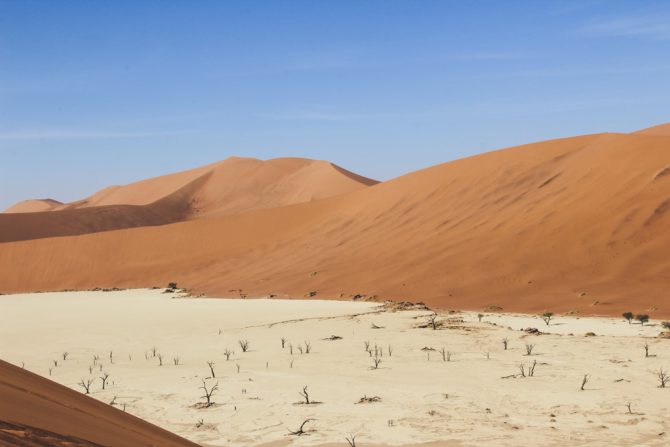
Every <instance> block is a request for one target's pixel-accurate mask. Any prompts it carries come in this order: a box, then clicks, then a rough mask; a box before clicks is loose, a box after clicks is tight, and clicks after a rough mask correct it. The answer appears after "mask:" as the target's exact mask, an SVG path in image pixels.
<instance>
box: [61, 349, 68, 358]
mask: <svg viewBox="0 0 670 447" xmlns="http://www.w3.org/2000/svg"><path fill="white" fill-rule="evenodd" d="M68 355H70V353H69V352H67V351H65V352H64V353H62V354H61V356H62V357H63V360H67V356H68Z"/></svg>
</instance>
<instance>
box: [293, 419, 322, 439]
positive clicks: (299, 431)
mask: <svg viewBox="0 0 670 447" xmlns="http://www.w3.org/2000/svg"><path fill="white" fill-rule="evenodd" d="M315 420H316V419H305V420H304V421H303V422H302V424H300V428H299V429H297V430H295V431H293V430H289V433H290V434H292V435H294V436H302V435H304V434H305V433H306V432H305V425H307V423H308V422H312V421H315Z"/></svg>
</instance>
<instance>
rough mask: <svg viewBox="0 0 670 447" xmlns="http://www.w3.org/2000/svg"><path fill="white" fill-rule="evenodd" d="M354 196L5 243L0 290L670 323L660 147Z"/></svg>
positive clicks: (587, 152)
mask: <svg viewBox="0 0 670 447" xmlns="http://www.w3.org/2000/svg"><path fill="white" fill-rule="evenodd" d="M314 182H315V183H318V182H319V179H318V178H317V179H315V180H314ZM229 188H230V191H231V192H230V195H231V197H234V195H235V193H234V192H233V190H234V188H235V187H234V186H229ZM352 189H353V191H351V192H349V193H346V194H339V195H336V196H333V197H329V198H323V199H319V200H313V201H311V202H305V201H303V202H302V203H297V204H293V205H289V206H275V207H272V208H270V207H264V206H259V207H257V208H261V209H253V210H249V209H247V210H246V211H247V212H245V213H237V214H227V215H226V212H225V209H224V211H223V212H221V214H218V212H219V210H221V209H222V208H220V205H222V206H223V205H226V204H219V202H218V201H217V200H216V197H214V196H212V197H210V196H208V195H207V194H202V195H201V196H200V197H202V198H203V199H202V200H203V202H202V203H205V202H206V203H207V204H208V205H207V207H205V208H204V211H203V213H202V214H204V215H207V217H206V218H201V219H195V220H193V219H192V220H186V221H183V222H178V223H174V224H170V225H163V226H158V227H142V228H132V229H125V230H118V231H109V232H102V233H96V234H85V235H80V236H76V237H60V238H48V239H41V240H30V241H21V242H9V243H4V244H2V245H0V288H1V289H2V291H4V292H21V291H34V290H57V289H64V288H78V289H86V288H93V287H141V286H153V285H164V284H166V283H167V282H168V281H177V282H178V283H179V284H180V285H182V286H184V287H189V288H192V289H194V290H195V291H197V292H206V293H208V294H210V295H216V296H231V295H233V293H231V292H230V291H231V290H233V289H243V290H244V291H245V292H246V293H247V294H248V295H249V296H263V295H267V294H270V293H273V294H279V295H282V296H283V295H288V296H293V297H303V296H305V295H306V294H308V293H309V292H317V295H316V298H338V297H343V298H349V297H350V296H352V295H355V294H365V295H368V296H373V295H376V296H377V299H387V298H388V299H398V300H411V301H424V302H426V303H427V304H429V305H431V306H436V307H441V308H465V309H484V308H487V307H489V306H500V307H502V308H503V309H504V310H507V311H526V312H539V311H543V310H552V311H554V312H569V311H579V312H582V313H585V314H610V315H617V314H620V312H622V311H624V310H631V311H634V312H642V311H646V312H648V313H649V314H651V316H652V318H656V317H661V316H668V315H670V303H669V302H668V297H667V290H668V287H669V286H670V257H668V256H667V253H668V250H669V249H670V232H668V231H667V229H668V224H670V213H668V210H669V209H670V138H661V137H657V136H648V135H644V134H632V135H627V134H598V135H586V136H581V137H574V138H566V139H559V140H552V141H547V142H541V143H534V144H529V145H524V146H519V147H514V148H510V149H505V150H501V151H495V152H490V153H487V154H483V155H478V156H475V157H470V158H465V159H462V160H457V161H453V162H450V163H446V164H442V165H438V166H434V167H432V168H429V169H424V170H421V171H417V172H414V173H412V174H409V175H405V176H403V177H399V178H397V179H394V180H391V181H388V182H384V183H381V184H377V185H374V186H371V187H366V188H360V187H359V188H352ZM238 194H244V191H242V192H238ZM280 196H281V195H280ZM281 197H285V196H281ZM205 199H207V200H205ZM260 200H261V199H258V201H257V203H261V204H262V202H260ZM224 208H225V207H224ZM90 209H95V208H90ZM235 209H237V208H236V207H233V208H232V210H235Z"/></svg>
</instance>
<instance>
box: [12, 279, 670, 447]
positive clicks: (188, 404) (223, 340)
mask: <svg viewBox="0 0 670 447" xmlns="http://www.w3.org/2000/svg"><path fill="white" fill-rule="evenodd" d="M161 292H162V290H128V291H119V292H69V293H42V294H25V295H9V296H3V297H0V314H2V315H3V325H2V326H0V339H1V340H2V341H3V343H2V344H1V345H0V358H3V359H5V360H7V361H10V362H11V363H14V364H18V365H21V364H22V363H23V364H24V365H25V368H26V369H27V370H30V371H32V372H35V373H37V374H40V375H43V376H46V377H49V378H50V379H51V380H54V381H56V382H58V383H61V384H64V385H66V386H68V387H70V388H72V389H77V390H79V391H82V388H81V387H79V386H78V385H77V382H79V381H80V380H81V379H82V378H88V377H89V376H92V377H93V378H95V382H94V384H93V386H92V393H91V395H92V396H93V397H94V398H95V399H98V400H100V401H102V402H110V401H112V400H113V399H114V397H116V400H115V403H116V407H117V408H119V407H120V406H121V405H125V406H126V411H127V412H129V413H131V414H134V415H136V416H138V417H140V418H143V419H146V420H147V421H149V422H151V423H154V424H157V425H159V426H161V427H163V428H165V429H167V430H170V431H172V432H174V433H176V434H179V435H181V436H184V437H186V438H188V439H190V440H192V441H195V442H197V443H200V444H202V445H211V446H215V445H240V446H255V445H262V444H268V443H272V445H285V444H287V443H291V445H323V444H329V443H330V444H332V445H345V436H348V435H349V434H355V435H357V441H358V445H383V444H385V445H410V444H417V443H422V442H435V441H444V442H445V443H446V442H449V444H447V445H494V446H495V445H519V444H531V443H532V444H538V445H566V444H568V445H590V446H598V445H603V446H605V445H607V446H610V445H650V446H651V445H659V446H660V445H667V442H668V440H667V436H668V434H666V433H668V431H669V430H670V420H669V419H668V418H667V414H668V409H669V407H670V405H669V404H668V402H670V400H669V399H668V395H667V393H668V392H670V388H667V389H660V388H658V380H657V378H656V376H655V372H656V371H657V370H658V369H659V368H661V367H663V368H666V369H670V344H669V341H668V340H666V339H660V338H658V334H659V333H660V332H661V328H660V326H659V325H658V321H653V320H652V322H651V324H650V325H646V326H645V327H640V325H629V324H628V323H626V322H625V321H623V320H622V319H600V318H586V317H573V316H557V317H556V318H555V320H554V321H552V322H551V324H550V326H546V325H545V324H544V322H542V321H541V320H540V319H538V318H537V317H534V316H528V315H525V316H524V315H515V314H494V313H490V312H488V313H484V316H483V318H482V322H479V321H478V317H477V314H476V313H459V312H454V313H452V314H443V315H440V316H439V317H438V319H437V321H442V322H447V321H448V323H444V325H443V326H441V327H440V328H439V329H438V330H432V329H431V328H430V327H428V328H420V327H418V326H421V325H426V323H427V321H428V320H427V317H428V315H430V314H431V312H428V311H425V310H411V311H397V312H393V311H390V310H388V309H384V308H382V307H380V306H379V305H378V304H376V303H365V302H352V301H323V300H315V299H311V300H309V301H306V300H302V301H291V300H281V299H246V300H240V299H236V300H215V299H195V298H174V295H173V294H163V293H161ZM461 320H462V321H461ZM527 326H532V327H536V328H538V329H540V330H541V331H546V332H551V333H550V334H544V335H528V334H526V333H525V332H522V331H519V330H518V329H517V328H525V327H527ZM587 331H593V332H595V333H596V334H597V335H596V336H593V337H587V336H585V335H584V334H585V332H587ZM570 333H572V334H574V335H566V334H570ZM333 335H336V336H340V337H342V338H341V339H339V340H327V338H328V337H331V336H333ZM282 337H285V338H286V339H287V342H286V343H287V345H286V347H285V348H284V349H282V347H281V338H282ZM503 338H508V339H509V349H508V350H503V345H502V342H501V340H502V339H503ZM240 339H247V340H248V341H249V343H250V350H249V352H247V353H242V352H240V351H241V350H240V346H239V345H238V340H240ZM305 341H308V342H309V343H310V344H311V346H312V349H311V352H310V353H309V354H300V353H299V351H298V346H303V350H304V343H305ZM366 341H369V342H370V345H371V347H372V349H374V346H375V344H376V345H377V346H378V348H379V349H380V351H381V352H383V354H381V355H382V356H381V360H382V361H381V363H380V364H379V368H378V369H372V366H373V358H372V357H371V356H370V355H369V354H368V353H367V352H366V351H365V348H364V343H365V342H366ZM289 343H291V344H292V345H293V352H294V354H293V356H291V355H290V353H289V348H288V344H289ZM526 343H532V344H534V345H535V348H534V351H533V353H532V355H531V356H527V355H524V354H525V346H524V345H525V344H526ZM645 343H648V344H649V346H650V354H651V355H653V357H649V358H645V356H644V350H643V345H644V344H645ZM154 346H155V347H156V348H157V352H158V353H160V354H161V355H162V357H163V366H159V360H158V358H156V357H153V355H152V353H151V351H152V348H153V347H154ZM389 346H391V349H392V355H391V356H389V353H388V348H389ZM424 347H432V348H434V349H436V351H425V350H422V348H424ZM442 347H444V348H445V349H446V350H448V351H451V353H452V354H451V360H450V361H448V362H446V361H443V360H442V354H441V353H440V352H439V350H440V349H441V348H442ZM226 348H229V349H231V350H233V351H235V352H234V354H232V356H231V358H230V361H226V358H225V356H224V351H225V349H226ZM65 351H67V352H69V355H68V358H67V360H62V357H61V354H62V353H63V352H65ZM110 351H112V353H113V364H112V363H111V362H110V359H109V352H110ZM94 355H98V356H99V360H97V361H96V364H97V365H99V364H102V365H103V366H102V371H103V372H107V373H109V374H110V377H109V385H110V386H109V388H108V389H106V390H104V391H103V390H102V389H101V381H100V379H98V376H99V375H100V374H101V373H100V371H99V368H100V367H99V366H97V365H96V366H95V367H94V368H93V370H94V371H93V374H89V369H88V368H89V366H91V365H92V363H93V357H94ZM145 356H146V358H145ZM429 356H430V358H429ZM175 357H179V363H180V364H179V365H175V364H174V361H173V359H174V358H175ZM53 360H59V362H58V366H57V367H54V366H53V363H52V361H53ZM291 360H292V361H293V365H292V367H291ZM207 361H213V362H215V365H214V368H215V373H216V378H215V379H211V378H209V379H208V378H207V377H209V376H210V371H209V368H208V366H207V364H206V362H207ZM534 361H537V366H536V369H535V374H534V377H526V378H521V377H509V378H502V377H505V376H511V375H515V374H517V373H518V372H519V370H518V365H519V364H521V363H523V364H524V365H525V368H526V369H527V368H528V366H529V365H531V364H532V363H533V362H534ZM237 365H239V368H240V372H239V373H238V371H237ZM49 369H51V375H50V376H49ZM584 374H589V377H590V380H589V382H588V383H587V384H586V387H585V390H584V391H580V389H579V388H580V385H581V381H582V377H583V375H584ZM203 378H204V379H205V381H206V383H207V384H208V386H210V387H211V386H212V385H213V384H215V383H217V382H218V385H219V391H218V392H217V393H215V394H214V395H213V400H214V401H215V402H216V404H215V405H213V406H211V407H209V408H198V407H196V406H195V404H197V403H198V402H202V401H203V400H202V399H200V396H202V395H203V393H202V390H199V389H198V387H199V386H201V385H202V382H201V381H202V379H203ZM304 386H307V387H308V393H309V395H310V397H311V399H312V400H315V401H320V402H322V403H320V404H316V405H298V404H296V403H297V402H300V401H301V400H302V398H301V396H300V395H299V394H298V393H299V392H300V391H302V389H303V387H304ZM364 396H367V397H375V396H378V397H380V398H381V400H380V401H379V402H372V403H361V404H358V403H357V402H359V400H360V399H361V398H362V397H364ZM628 403H630V404H631V410H632V414H629V412H628V408H627V406H626V405H627V404H628ZM307 418H314V419H316V420H315V421H313V422H311V423H309V424H307V426H306V427H307V429H308V430H310V431H309V432H308V435H305V436H301V437H296V436H289V435H288V429H292V430H296V429H297V428H298V427H299V426H300V424H301V423H302V421H303V420H304V419H307ZM199 421H201V423H199ZM436 445H437V444H436Z"/></svg>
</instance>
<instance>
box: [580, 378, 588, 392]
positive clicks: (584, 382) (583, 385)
mask: <svg viewBox="0 0 670 447" xmlns="http://www.w3.org/2000/svg"><path fill="white" fill-rule="evenodd" d="M589 378H590V377H589V375H588V374H584V377H583V378H582V386H581V388H579V390H580V391H584V387H585V386H586V384H587V383H588V382H589Z"/></svg>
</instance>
